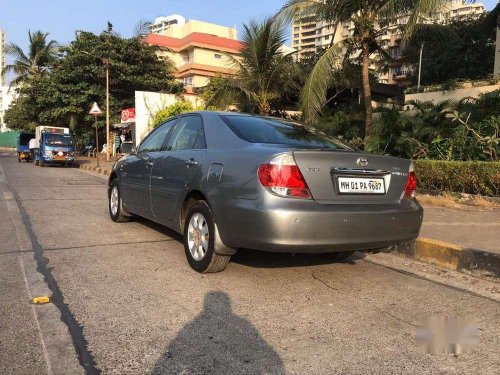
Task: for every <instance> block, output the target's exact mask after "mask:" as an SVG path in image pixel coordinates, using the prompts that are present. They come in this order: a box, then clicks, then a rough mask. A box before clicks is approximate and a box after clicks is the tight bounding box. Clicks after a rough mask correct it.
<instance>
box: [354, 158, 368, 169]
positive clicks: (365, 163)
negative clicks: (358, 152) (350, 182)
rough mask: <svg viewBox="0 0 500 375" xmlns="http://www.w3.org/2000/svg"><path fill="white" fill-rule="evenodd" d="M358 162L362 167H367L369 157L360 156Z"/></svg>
mask: <svg viewBox="0 0 500 375" xmlns="http://www.w3.org/2000/svg"><path fill="white" fill-rule="evenodd" d="M356 163H357V164H358V165H359V166H360V167H366V166H367V165H368V159H367V158H365V157H361V158H358V160H357V161H356Z"/></svg>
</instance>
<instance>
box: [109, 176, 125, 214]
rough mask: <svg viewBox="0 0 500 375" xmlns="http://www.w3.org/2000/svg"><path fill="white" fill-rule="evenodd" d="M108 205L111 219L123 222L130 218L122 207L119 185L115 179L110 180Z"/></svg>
mask: <svg viewBox="0 0 500 375" xmlns="http://www.w3.org/2000/svg"><path fill="white" fill-rule="evenodd" d="M108 207H109V216H110V217H111V220H113V221H115V222H117V223H125V222H127V221H129V220H130V215H129V214H127V212H125V210H124V209H123V202H122V196H121V194H120V187H119V186H118V182H117V181H116V180H114V181H113V182H111V187H110V191H109V205H108Z"/></svg>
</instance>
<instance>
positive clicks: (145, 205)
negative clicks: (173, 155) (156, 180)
mask: <svg viewBox="0 0 500 375" xmlns="http://www.w3.org/2000/svg"><path fill="white" fill-rule="evenodd" d="M174 123H175V120H171V121H169V122H166V123H165V124H163V125H160V126H159V127H157V128H156V129H155V130H154V131H153V132H152V133H150V134H149V135H148V136H147V137H146V139H144V141H143V142H142V143H141V144H140V145H139V147H138V148H137V151H136V152H135V154H133V155H129V156H128V157H127V159H126V160H125V163H124V166H123V169H122V170H121V174H120V175H121V181H120V188H121V192H122V197H123V203H124V205H125V207H126V208H127V209H129V210H131V211H132V212H137V213H138V214H141V213H142V214H145V215H150V214H151V198H150V179H151V170H152V168H153V165H154V162H155V159H156V157H157V156H158V154H159V153H160V151H161V150H162V148H163V146H164V144H165V141H166V138H167V136H168V133H169V131H170V129H171V128H172V125H173V124H174Z"/></svg>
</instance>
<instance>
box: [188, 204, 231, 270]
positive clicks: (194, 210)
mask: <svg viewBox="0 0 500 375" xmlns="http://www.w3.org/2000/svg"><path fill="white" fill-rule="evenodd" d="M214 241H215V224H214V219H213V216H212V212H211V210H210V207H208V204H207V203H206V202H205V201H197V202H196V203H194V204H193V205H192V206H191V208H190V209H189V211H188V214H187V216H186V220H185V225H184V250H185V252H186V257H187V259H188V262H189V265H190V266H191V267H192V268H193V269H194V270H196V271H198V272H202V273H211V272H220V271H222V270H224V269H225V268H226V266H227V265H228V263H229V260H230V259H231V256H230V255H220V254H217V253H216V252H215V246H214Z"/></svg>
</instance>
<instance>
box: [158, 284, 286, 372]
mask: <svg viewBox="0 0 500 375" xmlns="http://www.w3.org/2000/svg"><path fill="white" fill-rule="evenodd" d="M284 373H285V368H284V365H283V362H282V360H281V358H280V357H279V356H278V354H277V353H276V351H275V350H274V349H273V348H272V347H271V346H270V345H269V344H268V343H267V342H266V341H265V340H264V338H263V337H262V336H261V335H260V334H259V332H258V331H257V329H256V328H255V327H254V326H253V325H252V323H250V322H249V321H248V320H246V319H244V318H242V317H240V316H238V315H236V314H234V313H233V311H232V309H231V301H230V298H229V296H228V295H227V294H226V293H224V292H219V291H213V292H209V293H207V294H206V296H205V302H204V309H203V311H202V312H201V313H200V314H199V315H198V316H196V318H195V319H194V320H193V321H191V322H190V323H189V324H187V325H186V326H185V327H184V328H183V329H182V330H181V331H180V332H179V334H178V335H177V336H176V337H175V338H174V340H173V341H172V342H171V343H170V344H169V345H168V347H167V348H166V350H165V352H164V353H163V355H162V356H161V357H160V358H159V359H158V361H157V362H156V364H155V366H154V368H153V370H152V374H156V375H159V374H284Z"/></svg>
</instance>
